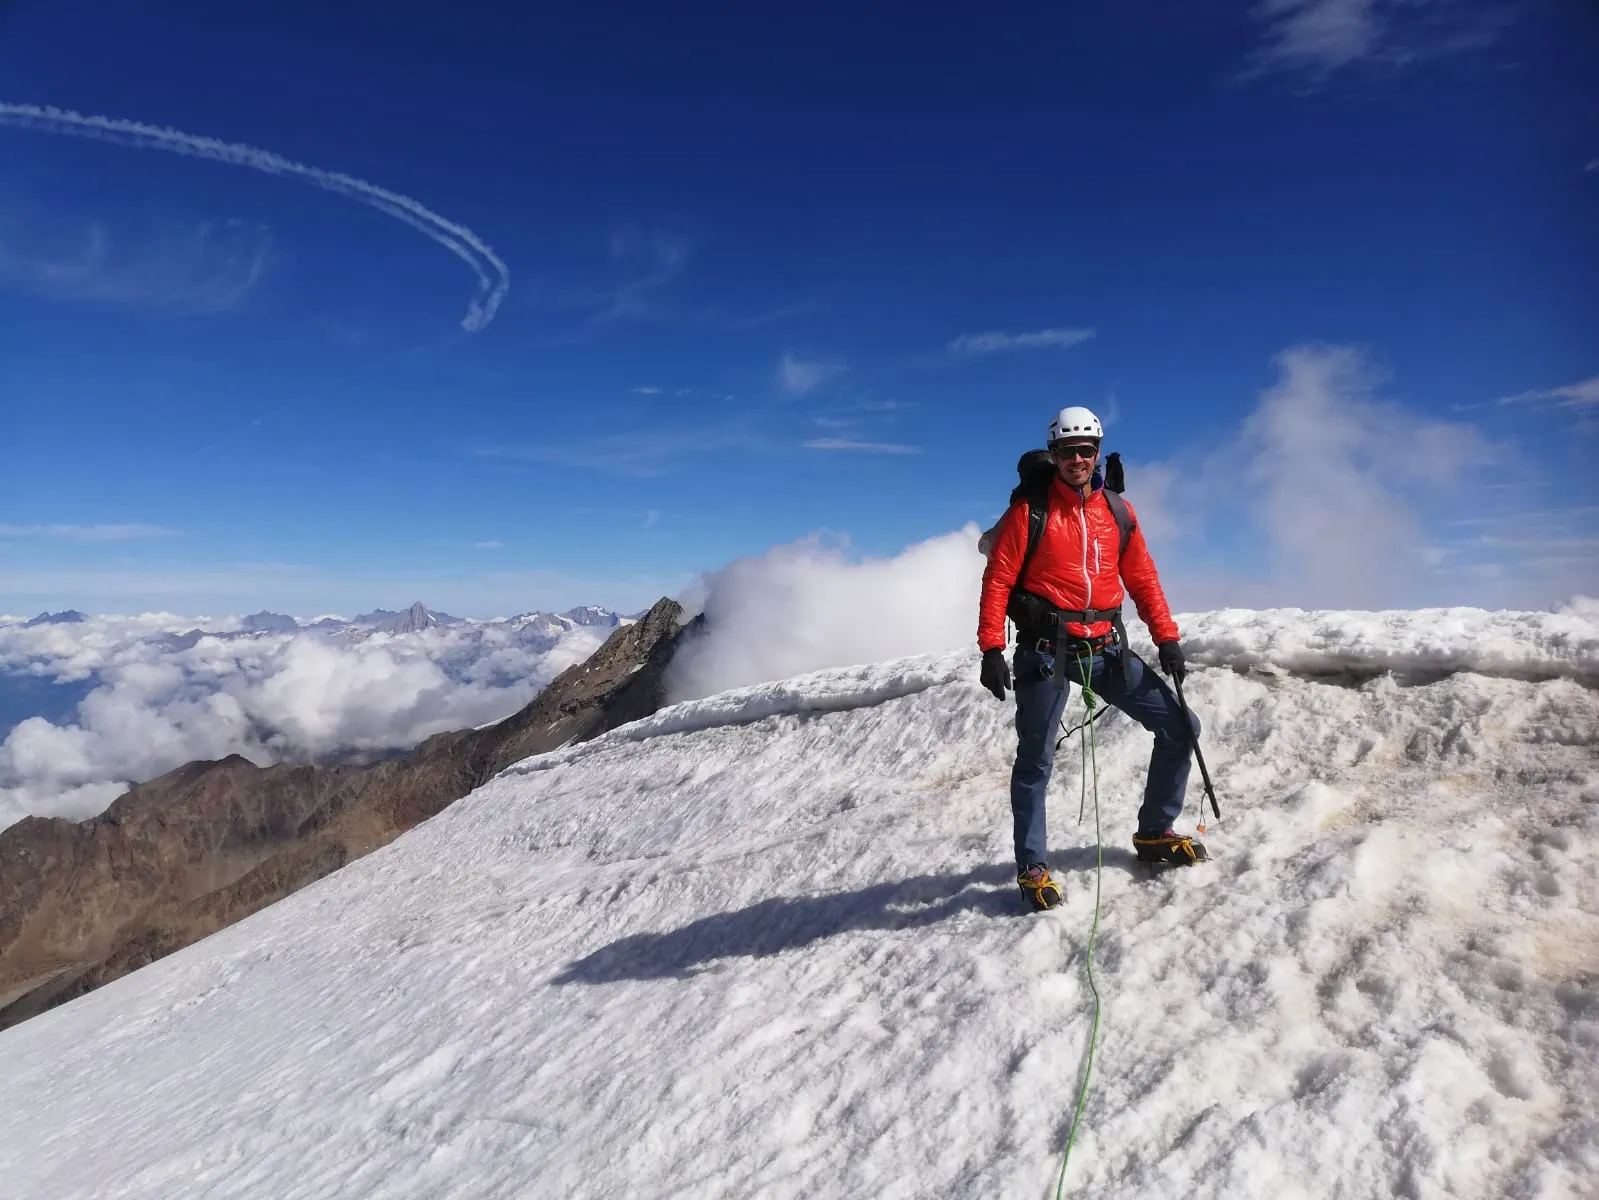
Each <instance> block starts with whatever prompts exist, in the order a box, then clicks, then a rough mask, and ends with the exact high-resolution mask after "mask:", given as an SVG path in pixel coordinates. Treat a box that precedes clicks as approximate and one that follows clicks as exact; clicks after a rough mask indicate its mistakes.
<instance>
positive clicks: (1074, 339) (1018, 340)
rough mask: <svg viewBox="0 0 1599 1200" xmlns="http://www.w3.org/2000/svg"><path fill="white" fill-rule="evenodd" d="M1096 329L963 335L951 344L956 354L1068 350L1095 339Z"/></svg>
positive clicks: (952, 351)
mask: <svg viewBox="0 0 1599 1200" xmlns="http://www.w3.org/2000/svg"><path fill="white" fill-rule="evenodd" d="M1097 332H1098V331H1097V330H1093V329H1035V330H1033V331H1032V332H1030V333H1002V332H1000V331H997V330H996V331H994V332H991V333H963V334H961V335H960V337H958V338H956V339H955V340H954V341H952V342H950V344H949V350H950V353H952V354H997V353H1000V352H1003V351H1007V350H1048V349H1055V350H1064V349H1067V348H1068V347H1071V346H1076V345H1080V344H1081V343H1083V342H1086V341H1088V340H1089V339H1090V338H1092V337H1094V336H1095V334H1096V333H1097Z"/></svg>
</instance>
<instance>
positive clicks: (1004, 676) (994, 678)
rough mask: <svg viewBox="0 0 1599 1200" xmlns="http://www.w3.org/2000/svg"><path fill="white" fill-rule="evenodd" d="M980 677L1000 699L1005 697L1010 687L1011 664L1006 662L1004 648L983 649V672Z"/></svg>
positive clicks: (984, 684)
mask: <svg viewBox="0 0 1599 1200" xmlns="http://www.w3.org/2000/svg"><path fill="white" fill-rule="evenodd" d="M979 678H980V679H981V680H982V681H983V686H984V687H985V688H987V689H988V690H989V691H991V692H993V693H994V695H995V696H996V697H997V698H998V699H1000V700H1003V699H1004V698H1005V689H1006V688H1008V687H1010V666H1009V665H1008V664H1007V663H1006V662H1005V652H1004V651H1003V650H984V651H983V672H982V674H981V675H980V676H979Z"/></svg>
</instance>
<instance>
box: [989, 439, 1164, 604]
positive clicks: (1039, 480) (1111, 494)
mask: <svg viewBox="0 0 1599 1200" xmlns="http://www.w3.org/2000/svg"><path fill="white" fill-rule="evenodd" d="M1016 474H1017V476H1018V477H1019V478H1020V480H1021V482H1020V483H1018V484H1017V485H1016V487H1015V488H1014V489H1012V491H1011V494H1010V502H1011V504H1012V505H1015V504H1016V502H1017V501H1025V502H1026V504H1027V553H1026V554H1025V555H1023V556H1022V565H1021V569H1020V570H1019V571H1017V572H1016V585H1015V586H1014V587H1013V588H1012V589H1011V594H1010V603H1009V604H1008V605H1007V606H1006V610H1005V611H1006V614H1007V615H1008V616H1009V617H1010V619H1011V620H1012V621H1014V622H1016V624H1017V626H1018V627H1022V628H1026V627H1030V626H1032V625H1035V624H1036V623H1037V621H1038V619H1039V616H1040V612H1039V606H1040V605H1043V604H1044V601H1043V600H1042V599H1040V598H1039V597H1037V596H1035V595H1033V594H1032V593H1031V592H1029V591H1027V590H1026V589H1025V588H1024V587H1022V582H1023V581H1024V580H1025V579H1026V578H1027V568H1028V567H1029V566H1031V565H1032V562H1033V554H1034V553H1035V552H1036V551H1037V550H1038V543H1039V542H1041V541H1042V540H1043V538H1044V526H1045V524H1046V523H1047V522H1048V520H1049V496H1050V487H1051V485H1052V484H1053V483H1054V481H1055V459H1054V458H1053V457H1052V456H1051V455H1050V453H1049V451H1048V450H1029V451H1028V452H1027V453H1026V454H1024V455H1022V456H1021V458H1020V460H1018V462H1017V463H1016ZM1102 482H1103V490H1104V493H1105V503H1106V504H1108V505H1109V506H1110V514H1111V516H1113V517H1115V518H1116V528H1117V530H1118V531H1119V532H1120V534H1121V540H1120V543H1119V545H1118V546H1117V548H1116V559H1117V562H1118V563H1119V562H1120V561H1121V556H1122V555H1123V554H1125V553H1126V552H1127V543H1128V542H1129V541H1130V540H1131V539H1132V536H1133V530H1134V529H1136V528H1137V523H1136V522H1135V521H1134V520H1133V514H1132V512H1131V511H1130V510H1129V509H1128V507H1127V501H1125V500H1123V499H1122V492H1123V491H1125V490H1126V487H1127V477H1126V472H1125V471H1124V470H1123V469H1122V456H1121V455H1120V454H1115V453H1113V454H1108V455H1106V456H1105V466H1104V478H1103V481H1102ZM1046 607H1047V606H1046Z"/></svg>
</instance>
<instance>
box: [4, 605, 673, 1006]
mask: <svg viewBox="0 0 1599 1200" xmlns="http://www.w3.org/2000/svg"><path fill="white" fill-rule="evenodd" d="M681 617H682V609H681V608H680V607H679V606H678V605H677V604H676V602H674V601H671V600H662V601H660V602H659V603H658V604H656V606H655V607H654V608H653V609H651V610H650V612H649V613H648V614H646V616H645V617H644V618H643V619H642V620H640V621H638V622H636V623H634V624H631V625H628V626H625V627H623V628H621V629H618V630H617V631H616V632H615V633H614V634H612V636H611V637H610V638H609V639H608V640H607V641H606V642H605V644H604V645H603V646H601V647H600V649H599V650H597V651H596V652H595V653H594V654H593V655H592V656H591V657H590V658H589V659H587V660H586V661H585V662H583V663H580V664H579V665H577V666H574V667H572V668H570V669H569V670H567V671H566V672H564V673H563V674H562V675H561V676H559V677H558V678H557V679H555V680H554V681H553V682H552V683H551V684H550V686H549V687H548V688H546V689H545V690H544V691H542V692H540V693H539V694H538V696H537V697H536V698H535V699H534V700H533V702H532V703H531V704H529V705H527V706H526V707H525V708H523V709H522V710H521V711H520V712H518V713H515V714H513V715H512V716H510V717H507V718H506V719H505V720H503V721H499V722H496V723H494V724H492V725H487V726H484V727H483V728H481V729H470V730H458V731H455V732H451V733H442V734H438V735H435V736H434V737H431V738H429V739H428V740H427V741H425V742H423V743H422V744H421V745H420V746H418V747H417V748H416V749H414V750H412V751H410V752H409V753H407V754H404V755H402V756H400V757H398V758H395V759H390V760H388V761H386V762H380V763H377V764H375V765H372V766H368V767H312V766H302V765H288V764H283V765H278V766H272V767H257V766H255V765H254V764H253V763H251V762H250V761H249V760H247V759H245V758H243V757H241V756H239V755H231V756H229V757H228V758H225V759H222V760H220V761H216V762H192V763H188V764H186V765H184V766H182V767H179V768H178V769H177V770H175V771H171V772H169V773H168V774H166V775H163V776H161V777H160V778H158V779H154V780H151V781H150V782H148V783H144V784H140V785H138V786H136V787H134V788H132V789H131V790H130V791H128V792H127V793H126V794H125V795H124V796H122V797H121V798H120V799H118V800H117V801H116V802H115V803H113V804H112V806H111V807H110V809H108V810H107V811H106V812H105V813H104V814H103V815H101V816H100V817H97V818H94V819H92V820H89V821H83V822H73V821H66V820H62V819H60V818H42V817H28V818H25V819H23V820H22V821H20V822H18V823H17V824H15V825H12V826H10V827H8V828H6V829H4V830H0V1028H3V1027H5V1026H7V1025H11V1024H15V1023H16V1022H18V1021H22V1020H25V1019H27V1018H28V1017H31V1016H33V1015H34V1014H35V1013H38V1012H40V1011H42V1010H43V1009H45V1008H48V1007H50V1006H51V1005H54V1004H58V1003H61V1002H62V1001H64V1000H69V999H71V998H72V997H74V996H77V995H80V994H82V993H83V992H86V991H89V990H91V989H93V988H96V987H99V986H100V985H102V984H104V983H106V982H108V981H109V980H112V979H116V978H118V977H119V976H122V975H124V974H126V973H127V972H129V971H132V970H136V969H137V968H139V967H142V966H144V965H145V964H146V963H149V962H152V961H154V960H155V959H157V958H160V957H161V956H163V955H165V954H168V953H170V952H171V951H173V950H176V949H178V948H179V947H181V946H186V945H188V944H189V943H190V942H193V941H196V940H197V939H199V938H202V937H205V936H206V935H208V934H211V933H214V932H216V930H218V929H220V928H222V927H224V926H226V925H228V924H231V923H232V922H233V921H236V920H238V919H239V918H241V917H243V916H247V915H248V914H250V913H252V912H255V911H257V910H258V909H260V908H263V907H265V906H266V905H268V904H271V903H273V902H274V901H276V900H279V899H281V898H282V897H284V896H286V895H288V894H290V893H291V892H293V891H295V890H297V889H298V888H301V887H303V886H305V885H306V884H308V883H311V882H313V881H315V880H317V879H320V878H322V877H323V876H324V875H327V874H328V873H329V872H331V871H334V870H337V869H338V868H340V867H342V866H344V865H345V864H346V863H348V862H350V861H352V860H353V859H357V858H360V857H361V856H362V855H364V854H367V853H369V852H370V851H372V850H375V849H377V848H378V847H379V846H382V845H385V844H386V843H388V842H390V841H392V840H393V839H394V838H395V837H398V836H399V835H400V834H401V833H403V832H404V831H405V830H407V829H410V828H411V827H412V826H413V825H416V824H417V823H418V822H420V821H423V820H426V819H427V818H428V817H431V816H433V815H434V814H435V813H437V812H439V811H440V810H441V809H443V808H444V807H445V806H447V805H448V804H450V803H452V802H453V801H455V800H457V799H459V798H460V797H462V796H464V795H466V794H467V793H468V792H469V791H471V790H472V789H473V788H474V787H476V786H477V785H478V784H480V783H482V782H483V781H484V780H485V779H488V778H489V777H490V776H492V775H494V774H495V773H497V772H498V771H500V770H501V769H503V768H504V767H506V766H508V765H509V764H511V763H514V762H516V761H518V760H519V759H522V758H525V757H527V755H529V754H533V753H536V752H538V751H541V750H547V749H550V748H551V747H554V746H560V745H562V744H564V743H566V742H569V741H583V740H585V739H587V738H590V737H593V736H594V735H596V734H598V733H601V732H604V731H605V730H606V729H610V728H613V727H615V726H617V725H620V724H623V723H625V722H627V721H631V720H635V719H637V718H638V717H641V716H643V715H645V714H647V713H649V712H653V711H654V710H655V708H656V707H658V706H659V704H660V703H661V699H662V683H661V680H662V673H663V672H664V670H665V668H666V664H667V663H668V662H669V661H670V659H671V655H672V650H673V647H674V645H675V642H676V638H677V635H678V632H679V630H680V628H681V626H680V623H679V622H680V618H681Z"/></svg>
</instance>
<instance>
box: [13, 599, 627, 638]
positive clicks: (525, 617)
mask: <svg viewBox="0 0 1599 1200" xmlns="http://www.w3.org/2000/svg"><path fill="white" fill-rule="evenodd" d="M36 619H37V618H36ZM629 620H630V618H626V617H622V616H620V615H618V614H617V613H614V612H612V611H611V610H610V609H608V608H599V607H597V606H595V605H592V604H590V605H584V606H583V607H581V608H572V609H568V610H567V611H566V612H564V613H554V612H527V613H520V614H518V615H517V616H514V617H500V618H496V619H493V620H476V619H473V618H470V617H454V616H451V615H450V614H449V613H446V612H439V611H438V610H437V609H432V608H429V607H428V606H427V605H426V604H423V603H422V602H421V601H420V600H419V601H417V602H416V603H415V604H413V605H411V607H409V608H406V609H402V610H400V611H398V612H396V611H394V610H392V609H387V608H378V609H373V610H372V611H371V612H369V613H362V614H361V615H360V616H357V617H350V618H348V619H347V618H344V617H322V618H320V619H319V620H316V621H308V622H304V623H302V622H300V621H298V620H296V619H295V618H294V617H291V616H286V615H285V614H283V613H275V612H258V613H251V614H250V615H249V616H247V617H245V618H243V620H242V621H241V622H240V625H239V628H238V629H228V630H211V629H190V630H187V631H186V632H184V633H167V634H162V635H160V636H161V638H162V640H163V641H164V642H165V643H166V645H167V646H168V647H170V648H171V649H173V650H187V649H189V648H190V647H192V646H193V645H194V644H195V643H196V642H198V641H199V640H200V639H201V638H202V637H214V638H221V639H223V640H225V641H226V640H231V639H235V638H252V637H262V636H281V635H283V634H294V633H310V634H316V635H318V636H321V637H326V638H331V639H333V640H335V641H339V642H344V643H351V642H362V641H366V640H367V639H369V638H374V637H399V636H403V635H405V634H412V633H425V632H427V631H428V630H430V629H449V630H453V631H456V632H459V633H462V634H465V635H467V636H468V637H470V636H471V635H473V634H479V635H490V634H492V633H494V632H495V631H508V632H510V633H512V634H513V635H514V636H515V640H516V641H517V642H518V643H520V644H523V645H528V646H532V647H535V648H538V649H548V648H549V646H551V645H553V644H554V643H555V641H556V640H557V639H558V638H559V637H560V636H561V635H562V634H565V633H570V632H571V631H572V630H574V629H579V628H597V629H614V628H616V627H617V626H618V625H623V624H626V623H627V622H628V621H629Z"/></svg>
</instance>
